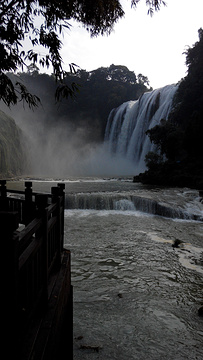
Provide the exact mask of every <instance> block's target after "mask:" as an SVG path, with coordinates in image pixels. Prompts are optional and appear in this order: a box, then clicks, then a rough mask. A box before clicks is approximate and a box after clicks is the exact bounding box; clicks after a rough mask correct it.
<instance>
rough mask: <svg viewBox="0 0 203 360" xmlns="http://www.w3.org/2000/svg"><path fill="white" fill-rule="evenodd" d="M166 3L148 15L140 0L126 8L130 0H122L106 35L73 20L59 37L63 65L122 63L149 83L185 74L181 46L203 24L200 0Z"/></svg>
mask: <svg viewBox="0 0 203 360" xmlns="http://www.w3.org/2000/svg"><path fill="white" fill-rule="evenodd" d="M165 1H166V2H167V7H162V8H161V10H160V12H158V13H155V14H154V16H153V17H150V16H149V15H147V7H146V6H145V0H141V2H140V4H139V5H138V7H137V9H136V10H134V9H131V0H121V4H122V6H123V9H124V11H125V14H126V15H125V18H123V19H120V21H119V22H118V23H117V24H116V25H115V26H114V30H113V32H112V34H111V35H110V36H99V37H97V38H90V35H89V34H88V32H87V31H86V30H84V29H83V28H82V27H81V26H80V25H78V24H75V25H74V26H73V27H72V29H71V31H69V32H66V33H65V34H64V37H63V40H62V41H63V44H64V45H63V49H62V57H63V60H64V67H65V68H66V69H67V70H68V64H69V63H76V64H77V65H79V66H80V67H81V68H82V69H84V70H87V71H91V70H95V69H97V68H99V67H108V66H110V65H111V64H114V65H125V66H127V67H128V69H129V70H131V71H134V72H135V74H139V73H142V74H143V75H145V76H147V77H148V79H149V81H150V85H151V86H152V87H153V88H159V87H162V86H165V85H168V84H172V83H176V82H178V81H179V80H180V79H181V78H182V77H184V76H185V75H186V70H187V69H186V66H185V55H184V54H183V52H184V50H185V49H187V46H192V45H193V44H194V43H195V42H196V41H198V29H199V28H200V27H203V0H165Z"/></svg>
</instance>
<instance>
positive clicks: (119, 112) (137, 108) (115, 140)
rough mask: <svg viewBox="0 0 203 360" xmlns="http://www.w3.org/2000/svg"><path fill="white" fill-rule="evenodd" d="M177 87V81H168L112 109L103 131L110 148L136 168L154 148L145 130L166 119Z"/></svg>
mask: <svg viewBox="0 0 203 360" xmlns="http://www.w3.org/2000/svg"><path fill="white" fill-rule="evenodd" d="M176 90H177V85H167V86H165V87H163V88H160V89H156V90H153V91H151V92H148V93H144V94H143V95H142V96H141V97H140V99H139V100H136V101H128V102H125V103H123V104H122V105H121V106H119V107H118V108H116V109H113V110H112V111H111V113H110V115H109V119H108V122H107V126H106V132H105V143H106V144H107V146H108V150H109V152H110V153H111V154H115V155H116V156H121V157H123V158H126V160H128V161H132V162H133V163H134V164H135V166H136V168H137V169H138V170H139V171H142V170H144V169H145V161H144V159H145V155H146V154H147V153H148V152H149V151H154V150H155V148H154V145H153V144H151V142H150V139H149V137H148V136H147V135H146V131H147V130H148V129H150V128H152V127H154V126H155V125H158V124H159V123H160V121H161V120H162V119H165V120H167V119H168V115H169V113H170V110H171V107H172V101H173V97H174V94H175V92H176Z"/></svg>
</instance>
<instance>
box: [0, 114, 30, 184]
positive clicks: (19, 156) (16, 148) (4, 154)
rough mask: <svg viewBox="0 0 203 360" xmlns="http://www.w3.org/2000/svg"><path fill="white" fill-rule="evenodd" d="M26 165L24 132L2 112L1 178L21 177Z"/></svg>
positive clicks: (0, 136)
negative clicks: (23, 141) (23, 145)
mask: <svg viewBox="0 0 203 360" xmlns="http://www.w3.org/2000/svg"><path fill="white" fill-rule="evenodd" d="M24 164H25V156H24V154H23V147H22V132H21V130H20V129H19V128H18V127H17V125H16V124H15V121H14V120H13V119H12V118H11V117H10V116H8V115H6V114H5V113H4V112H3V111H1V110H0V178H2V177H5V176H6V177H10V176H16V175H21V174H22V172H23V168H24Z"/></svg>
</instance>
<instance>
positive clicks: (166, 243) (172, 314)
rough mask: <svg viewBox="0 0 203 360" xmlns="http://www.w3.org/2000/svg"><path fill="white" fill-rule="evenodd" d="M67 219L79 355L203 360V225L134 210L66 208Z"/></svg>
mask: <svg viewBox="0 0 203 360" xmlns="http://www.w3.org/2000/svg"><path fill="white" fill-rule="evenodd" d="M65 219H66V242H67V247H68V248H70V249H71V251H72V281H73V286H74V337H75V340H74V354H75V355H74V359H81V360H82V359H109V360H110V359H111V360H112V359H116V360H124V359H126V360H127V359H138V360H142V359H143V360H144V359H145V360H146V359H152V360H163V359H167V360H174V359H176V360H179V359H182V360H183V359H199V360H200V359H202V358H203V349H202V341H203V321H202V318H199V317H198V314H197V311H198V308H199V307H200V306H201V304H202V301H203V294H202V288H203V287H202V280H203V266H202V265H203V259H202V251H203V248H202V223H199V222H190V221H174V220H171V219H166V218H161V217H158V216H150V215H143V214H142V213H140V212H137V213H135V212H134V213H133V214H132V212H131V213H130V211H120V212H118V211H113V212H111V211H94V210H92V211H90V210H89V211H87V210H68V211H66V218H65ZM175 239H180V240H182V241H183V244H182V247H181V248H177V249H174V248H173V247H172V243H173V242H174V240H175ZM80 336H82V337H83V338H82V339H81V340H77V338H78V337H80ZM81 345H87V348H86V349H81V348H80V347H81ZM88 346H99V351H98V352H94V350H93V348H88Z"/></svg>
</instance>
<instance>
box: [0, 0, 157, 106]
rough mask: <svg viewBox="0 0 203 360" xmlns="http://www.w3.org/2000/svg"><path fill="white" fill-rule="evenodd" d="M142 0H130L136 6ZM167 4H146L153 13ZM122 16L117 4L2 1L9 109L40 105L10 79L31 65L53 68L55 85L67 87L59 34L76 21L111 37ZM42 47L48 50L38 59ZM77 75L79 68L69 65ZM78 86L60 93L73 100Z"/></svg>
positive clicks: (0, 75)
mask: <svg viewBox="0 0 203 360" xmlns="http://www.w3.org/2000/svg"><path fill="white" fill-rule="evenodd" d="M139 2H140V0H132V1H131V5H132V7H136V6H137V4H138V3H139ZM162 4H164V1H163V0H146V5H147V6H148V9H149V13H150V14H152V13H153V11H154V10H155V11H156V10H159V8H160V6H161V5H162ZM123 15H124V11H123V9H122V6H121V3H120V1H119V0H109V1H106V0H100V1H95V0H72V1H67V0H59V1H58V0H53V1H50V0H26V1H25V0H3V1H2V0H1V1H0V39H1V40H0V99H2V100H3V101H4V102H5V103H6V105H8V106H10V105H11V104H16V103H17V101H26V102H28V104H29V105H30V106H31V107H32V106H36V105H37V103H38V102H39V98H38V97H37V96H32V95H31V94H29V93H28V91H27V89H26V87H25V86H24V85H23V84H22V83H20V82H16V83H15V84H13V83H12V81H11V80H10V79H9V77H8V76H7V75H6V73H7V72H15V71H16V70H17V69H19V68H22V69H23V67H24V66H26V64H27V63H28V64H29V63H33V64H39V65H41V66H42V67H46V68H49V66H50V65H51V66H52V67H53V75H54V77H55V80H56V81H59V82H61V83H63V80H64V76H65V72H64V70H63V67H62V58H61V55H60V50H61V46H62V43H61V41H60V38H59V34H61V33H62V31H63V30H64V28H68V29H70V24H69V21H70V19H74V20H77V21H79V22H80V23H82V24H83V26H84V27H85V28H86V30H87V31H89V32H90V34H91V36H97V35H99V34H101V35H103V34H104V33H107V34H109V33H110V32H111V30H112V28H113V25H114V24H115V23H116V22H117V20H118V19H120V18H121V17H122V16H123ZM25 39H26V40H29V42H30V45H31V48H30V50H28V51H25V50H24V49H23V42H24V40H25ZM39 46H40V47H42V48H43V49H46V54H45V55H40V51H39ZM70 71H71V72H74V71H75V64H70ZM75 90H76V85H75V84H73V85H72V86H71V87H67V86H66V85H63V86H62V87H61V89H60V90H59V92H58V96H59V95H60V93H62V94H63V95H64V96H72V95H73V93H74V91H75Z"/></svg>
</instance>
